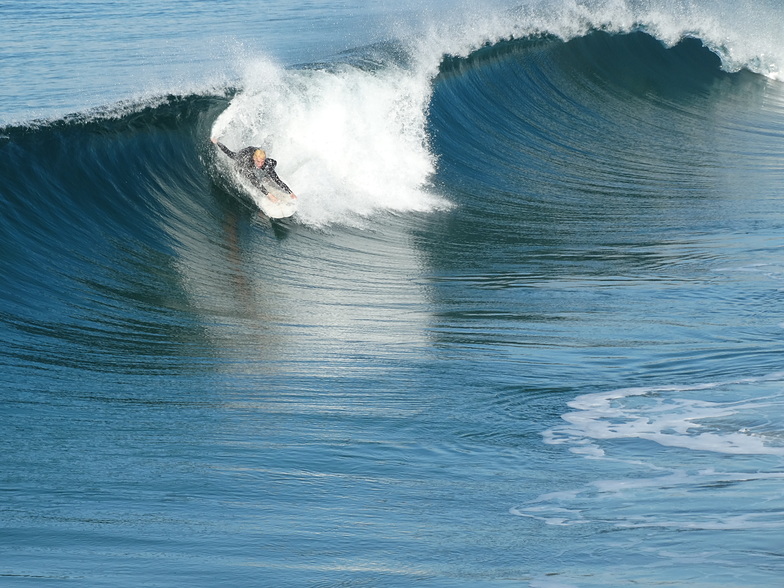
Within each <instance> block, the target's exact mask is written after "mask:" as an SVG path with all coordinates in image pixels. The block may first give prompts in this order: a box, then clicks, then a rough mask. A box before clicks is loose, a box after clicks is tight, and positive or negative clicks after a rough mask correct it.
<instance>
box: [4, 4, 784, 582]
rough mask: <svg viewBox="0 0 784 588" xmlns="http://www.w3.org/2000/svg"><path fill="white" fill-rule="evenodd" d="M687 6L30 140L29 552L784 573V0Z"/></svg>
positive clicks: (9, 480)
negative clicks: (231, 155) (723, 8)
mask: <svg viewBox="0 0 784 588" xmlns="http://www.w3.org/2000/svg"><path fill="white" fill-rule="evenodd" d="M341 4H343V3H341ZM662 6H663V4H661V3H656V2H639V3H633V2H601V3H584V2H582V3H581V2H564V3H558V4H557V8H558V9H557V10H553V4H552V3H526V4H524V5H523V6H522V7H520V6H517V7H515V8H513V9H510V10H504V11H495V12H490V13H489V14H485V13H482V14H481V15H480V14H473V13H470V12H469V13H468V15H467V16H466V14H461V15H460V16H459V17H457V16H456V17H454V19H453V18H452V17H450V16H444V17H443V18H442V19H441V18H440V19H436V20H437V21H438V22H439V24H438V25H433V26H430V25H429V24H427V25H425V26H420V25H417V24H413V25H410V28H407V29H406V31H407V32H406V34H403V33H400V34H398V35H397V36H396V39H397V40H395V41H389V42H383V43H378V44H374V45H371V46H367V47H360V48H358V49H355V50H351V51H346V52H343V53H340V54H338V55H337V56H335V57H334V58H331V59H329V60H328V61H325V62H319V63H308V64H301V65H297V66H289V67H282V66H281V65H280V64H278V63H275V62H274V60H271V59H267V58H264V59H255V58H254V59H248V60H246V61H245V62H244V63H243V66H242V71H241V72H240V76H239V77H240V79H239V80H238V81H237V84H236V87H231V88H228V89H226V90H225V91H224V90H221V91H220V92H213V91H205V92H184V93H183V94H182V95H170V96H162V97H157V98H155V99H150V98H147V99H144V100H139V101H130V102H123V103H119V104H117V105H115V106H112V107H107V108H102V109H97V110H90V111H85V112H83V113H81V114H77V115H73V116H67V117H61V118H55V119H52V120H37V121H33V122H28V123H25V124H14V125H6V126H5V127H3V128H2V129H0V177H2V182H0V277H2V282H3V288H2V290H0V341H2V342H3V344H2V346H0V393H2V400H3V402H4V410H3V411H2V413H0V430H3V431H9V433H7V434H5V435H0V472H2V473H0V482H2V486H3V488H4V502H3V504H2V505H0V514H2V516H0V521H2V522H3V523H7V524H5V525H4V532H7V535H8V538H9V540H8V545H9V546H8V548H7V549H5V550H4V562H3V566H4V567H3V569H2V570H0V573H3V574H4V575H5V576H9V577H11V576H13V577H22V576H24V577H28V578H29V577H32V576H35V577H47V578H50V579H51V578H57V579H61V580H62V579H66V578H67V579H70V578H74V577H79V578H80V580H84V583H85V584H93V585H103V584H106V583H109V582H111V583H112V584H113V585H115V584H117V583H119V584H120V585H122V584H127V585H138V584H139V583H152V584H156V585H162V586H167V585H171V586H178V585H182V584H183V583H186V584H191V585H200V583H202V584H203V583H204V582H209V580H206V578H209V577H214V578H220V579H221V581H223V582H228V583H231V584H232V585H238V586H246V585H247V586H255V585H258V584H259V583H261V584H265V585H280V586H285V585H326V584H343V585H348V586H351V585H367V584H371V585H389V586H410V585H412V584H417V583H420V584H426V585H434V586H439V585H444V586H447V585H454V584H455V583H458V584H460V583H466V582H467V583H475V582H479V583H482V584H486V585H494V584H497V585H504V584H507V583H509V582H510V581H511V582H512V583H515V582H519V581H520V579H521V578H526V580H524V581H525V582H529V584H530V585H531V586H555V585H573V584H574V585H585V586H613V585H623V584H630V583H636V584H643V585H645V584H648V585H650V584H655V583H661V584H664V583H669V584H678V585H686V584H690V583H693V582H694V578H695V577H697V576H699V577H700V578H701V579H704V584H705V585H711V586H726V585H746V586H766V585H768V586H769V585H772V584H774V583H775V582H776V581H778V580H779V579H780V577H781V561H780V560H781V558H780V553H779V551H778V547H777V546H778V545H779V542H780V536H781V531H782V526H783V524H782V518H781V516H780V514H781V511H782V510H784V505H782V500H781V492H780V489H779V486H780V483H781V477H782V475H781V471H780V470H781V456H782V454H783V453H784V441H783V440H782V433H781V426H780V423H781V421H782V418H784V414H782V407H783V406H784V396H782V393H781V389H782V386H781V384H782V382H783V381H784V376H782V373H781V365H780V363H781V353H782V349H781V345H780V340H781V328H782V324H784V319H783V318H782V314H781V312H780V298H781V296H780V293H781V291H782V288H783V287H784V268H783V267H782V264H781V259H780V254H781V251H780V247H779V244H780V242H781V227H782V226H784V208H782V207H781V206H780V205H779V204H780V200H781V196H782V192H781V186H782V185H784V165H782V162H784V89H783V87H782V83H781V81H779V80H778V76H779V75H780V73H779V71H778V69H777V68H778V66H779V65H780V64H781V63H782V61H781V59H780V56H779V55H778V54H777V53H776V51H777V50H780V47H779V49H777V48H776V47H777V45H776V43H777V40H778V39H779V37H777V36H776V35H778V34H780V33H779V31H778V29H776V30H773V29H774V28H775V27H774V28H772V27H771V26H770V24H769V21H770V19H769V18H768V19H763V20H764V22H759V21H760V19H762V18H763V17H762V16H760V15H763V16H765V15H767V16H770V15H771V14H777V13H776V12H775V10H774V9H775V7H773V8H771V7H770V6H768V4H760V5H759V6H760V8H759V12H757V13H755V15H754V17H753V18H752V17H751V16H749V15H746V14H745V13H744V14H738V18H737V19H723V20H722V19H721V18H718V17H716V16H715V14H714V16H711V13H710V11H708V9H704V10H703V9H701V8H699V7H698V5H697V4H695V3H678V7H677V9H674V10H673V11H670V12H666V13H665V12H661V10H660V8H661V7H662ZM766 7H767V8H766ZM302 10H304V8H303V9H302ZM713 10H714V13H716V9H713ZM439 16H442V15H441V13H439ZM728 20H732V22H727V21H728ZM321 22H322V21H321V20H318V19H315V20H314V21H313V23H311V26H312V27H317V26H319V24H320V23H321ZM427 22H432V21H427ZM755 25H759V26H758V27H757V29H756V30H758V31H759V34H758V35H757V36H753V35H750V34H748V31H749V30H752V29H753V28H754V26H755ZM391 28H395V29H397V25H395V26H394V27H391ZM398 32H399V31H398ZM730 33H731V34H730ZM211 136H217V137H219V138H220V139H221V140H222V141H223V142H224V143H226V144H227V145H228V146H229V147H231V148H238V147H242V146H244V145H248V144H257V145H260V146H264V147H265V148H266V149H267V150H268V152H269V153H270V155H271V156H272V157H274V158H275V159H277V160H278V172H279V174H280V176H281V177H282V178H283V179H284V181H286V182H287V183H288V184H289V185H290V186H291V187H292V188H293V189H294V191H295V192H296V193H297V194H298V196H299V198H300V202H301V203H300V211H299V213H298V216H297V217H295V218H294V219H293V220H291V221H286V222H283V223H280V222H270V221H269V220H266V219H264V218H263V216H261V215H260V214H259V212H258V211H257V210H256V209H255V208H254V206H253V204H252V200H251V199H250V198H248V195H247V194H246V193H244V192H243V189H242V188H241V187H239V186H237V185H236V184H235V183H234V182H232V180H231V174H230V173H229V170H228V169H227V167H226V162H225V161H224V159H223V158H222V156H221V155H220V154H219V153H217V152H216V150H215V148H214V147H213V146H212V144H211V143H210V142H209V138H210V137H211ZM728 513H732V515H731V516H729V515H728ZM683 531H689V532H688V533H685V532H683ZM718 531H721V532H720V533H719V532H718ZM75 538H76V540H75ZM532 538H535V540H534V539H532ZM619 546H620V549H619ZM684 554H685V555H684ZM164 558H165V561H166V565H165V566H161V565H160V562H161V561H162V560H163V559H164ZM110 578H111V580H110Z"/></svg>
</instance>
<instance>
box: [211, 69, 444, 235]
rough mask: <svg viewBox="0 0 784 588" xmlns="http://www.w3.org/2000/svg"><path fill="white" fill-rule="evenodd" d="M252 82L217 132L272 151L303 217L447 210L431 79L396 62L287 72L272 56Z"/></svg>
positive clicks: (326, 219) (340, 218)
mask: <svg viewBox="0 0 784 588" xmlns="http://www.w3.org/2000/svg"><path fill="white" fill-rule="evenodd" d="M244 78H245V79H246V80H247V82H246V86H245V88H244V91H243V92H242V93H241V94H240V95H238V96H237V97H236V98H235V99H234V100H233V101H232V103H231V105H230V106H229V108H228V109H227V110H226V111H224V112H223V113H222V114H221V116H220V117H219V118H218V119H217V120H216V122H215V125H214V127H213V134H214V135H216V136H218V137H219V138H220V139H221V140H222V141H223V142H224V143H226V144H227V145H228V146H229V147H230V148H234V149H237V148H240V147H242V146H245V145H258V146H263V147H264V148H265V149H267V151H268V152H269V155H270V157H272V158H274V159H276V160H277V161H278V168H277V171H278V174H279V175H280V176H281V178H282V179H283V180H284V181H285V182H286V183H287V184H289V186H290V187H291V188H292V190H294V192H295V193H296V194H297V195H298V196H300V209H299V216H300V218H301V220H303V221H304V222H306V223H311V224H316V225H319V224H326V223H332V222H348V221H350V219H351V218H352V217H357V216H367V215H369V214H372V213H373V212H376V211H378V210H391V211H428V210H433V209H434V208H438V207H443V206H447V203H446V201H445V200H443V199H442V198H440V197H438V196H437V195H435V194H434V193H433V192H432V190H430V187H429V184H428V182H429V179H430V177H431V175H432V174H433V172H434V170H435V158H434V156H433V155H432V153H431V152H430V150H429V148H428V144H427V136H426V133H425V124H426V112H427V104H428V102H429V99H430V91H431V88H430V84H429V80H428V79H427V78H422V77H421V76H417V75H416V73H415V72H410V71H404V70H402V69H400V68H396V67H391V66H390V67H387V68H385V69H383V70H381V71H375V72H371V71H364V70H362V69H359V68H356V67H353V66H350V65H340V66H337V67H335V68H330V69H283V68H281V67H278V66H276V65H275V64H273V63H270V62H268V61H260V62H254V63H250V64H248V65H247V68H246V73H245V75H244Z"/></svg>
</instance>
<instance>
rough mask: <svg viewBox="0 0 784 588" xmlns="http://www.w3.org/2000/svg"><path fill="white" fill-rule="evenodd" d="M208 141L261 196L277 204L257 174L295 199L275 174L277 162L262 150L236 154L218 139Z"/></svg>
mask: <svg viewBox="0 0 784 588" xmlns="http://www.w3.org/2000/svg"><path fill="white" fill-rule="evenodd" d="M210 141H212V142H213V143H215V145H217V146H218V147H219V148H220V150H221V151H223V152H224V153H225V154H226V155H228V156H229V157H231V158H232V159H233V160H234V161H235V162H237V167H238V168H239V171H240V173H241V174H242V175H243V177H245V178H246V179H247V180H248V181H249V182H250V183H251V184H253V185H254V186H255V187H256V188H258V189H259V190H260V191H261V193H262V194H264V195H265V196H267V197H268V198H269V199H270V200H272V201H273V202H277V201H278V199H277V198H276V197H275V196H274V195H273V194H270V193H269V192H268V191H267V189H266V188H265V187H264V185H263V184H262V183H261V179H260V178H259V174H261V177H267V178H269V179H270V180H271V181H272V182H274V183H275V184H276V185H277V186H278V187H280V189H281V190H283V191H284V192H286V194H291V197H292V198H296V197H297V196H296V195H295V194H294V193H293V192H292V191H291V188H289V187H288V186H287V185H286V184H285V183H284V182H283V180H281V179H280V178H279V177H278V174H277V173H276V172H275V166H276V165H277V164H278V162H277V161H275V160H274V159H272V158H271V157H267V153H266V151H264V149H259V148H258V147H245V148H243V149H240V150H239V151H237V152H234V151H232V150H231V149H229V148H228V147H226V145H224V144H223V143H221V142H220V141H218V139H216V138H215V137H212V138H211V139H210Z"/></svg>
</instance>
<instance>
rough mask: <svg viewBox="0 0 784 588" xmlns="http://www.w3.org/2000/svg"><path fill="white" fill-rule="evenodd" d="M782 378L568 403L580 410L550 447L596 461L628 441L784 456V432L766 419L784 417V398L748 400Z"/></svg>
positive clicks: (619, 393)
mask: <svg viewBox="0 0 784 588" xmlns="http://www.w3.org/2000/svg"><path fill="white" fill-rule="evenodd" d="M780 378H781V374H774V375H771V376H767V377H764V378H757V379H746V380H738V381H732V382H722V383H706V384H701V385H693V386H661V387H650V388H628V389H623V390H614V391H611V392H601V393H596V394H586V395H584V396H580V397H578V398H576V399H575V400H574V401H572V402H570V403H569V406H570V407H571V408H573V409H575V410H574V411H573V412H569V413H566V414H564V415H563V416H562V418H563V419H564V420H565V421H566V422H567V423H568V424H565V425H560V426H556V427H553V428H552V429H550V430H548V431H546V432H545V433H544V437H545V441H546V442H547V443H549V444H566V445H569V446H570V450H571V451H572V452H574V453H578V454H581V455H584V456H586V457H594V458H600V457H605V456H606V454H607V452H608V447H607V444H608V443H612V442H617V441H619V440H624V439H641V440H646V441H651V442H654V443H657V444H659V445H661V446H665V447H680V448H683V449H688V450H693V451H710V452H716V453H726V454H736V455H779V456H780V455H784V429H782V428H781V427H777V426H775V424H772V423H771V421H770V419H769V418H768V416H767V415H771V414H779V415H780V414H781V413H782V409H784V396H782V395H780V394H774V395H772V396H771V395H760V396H756V397H754V396H752V395H748V394H746V392H747V391H748V389H749V388H751V389H752V390H753V389H754V387H755V385H759V386H762V385H764V384H769V383H770V382H778V381H779V379H780ZM738 388H742V389H743V391H744V393H740V392H738V391H737V390H738ZM708 392H709V393H708ZM749 423H754V424H753V425H749ZM773 423H775V419H774V421H773ZM610 451H611V450H610Z"/></svg>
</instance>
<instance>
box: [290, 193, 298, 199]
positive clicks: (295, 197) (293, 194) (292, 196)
mask: <svg viewBox="0 0 784 588" xmlns="http://www.w3.org/2000/svg"><path fill="white" fill-rule="evenodd" d="M289 196H291V198H292V200H296V199H297V195H296V194H295V193H294V192H292V193H291V194H289Z"/></svg>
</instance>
